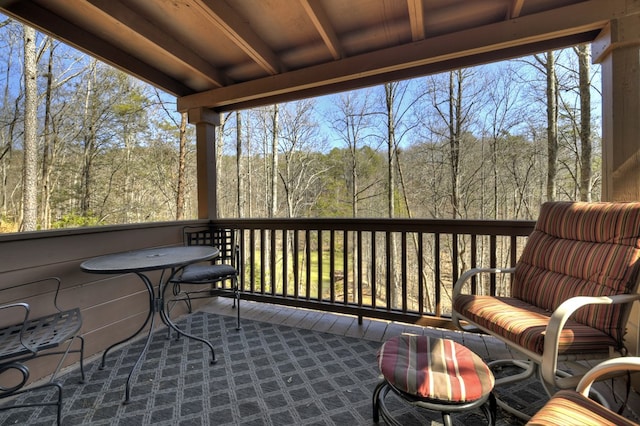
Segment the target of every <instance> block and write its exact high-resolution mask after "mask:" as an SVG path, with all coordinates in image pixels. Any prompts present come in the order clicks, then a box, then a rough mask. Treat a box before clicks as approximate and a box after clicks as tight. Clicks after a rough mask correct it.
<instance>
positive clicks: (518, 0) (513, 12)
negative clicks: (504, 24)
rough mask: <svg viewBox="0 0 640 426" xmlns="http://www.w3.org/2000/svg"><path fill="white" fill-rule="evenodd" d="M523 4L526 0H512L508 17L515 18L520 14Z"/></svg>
mask: <svg viewBox="0 0 640 426" xmlns="http://www.w3.org/2000/svg"><path fill="white" fill-rule="evenodd" d="M522 6H524V0H511V2H510V3H509V10H508V11H507V17H506V19H514V18H517V17H518V16H520V13H521V12H522Z"/></svg>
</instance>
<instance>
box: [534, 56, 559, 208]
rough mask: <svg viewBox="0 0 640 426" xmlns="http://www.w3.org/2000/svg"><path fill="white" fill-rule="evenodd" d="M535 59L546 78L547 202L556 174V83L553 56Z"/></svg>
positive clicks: (552, 193)
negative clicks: (541, 67) (542, 68)
mask: <svg viewBox="0 0 640 426" xmlns="http://www.w3.org/2000/svg"><path fill="white" fill-rule="evenodd" d="M535 59H536V60H537V61H538V62H539V63H540V65H542V66H543V67H544V72H545V77H546V92H545V93H546V106H547V200H548V201H553V200H555V198H556V192H557V182H556V176H557V174H558V166H557V163H558V81H557V78H556V63H555V62H556V61H555V54H554V52H553V51H548V52H547V53H545V54H544V56H541V55H536V56H535Z"/></svg>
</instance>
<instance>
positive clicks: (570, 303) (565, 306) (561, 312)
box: [541, 294, 640, 383]
mask: <svg viewBox="0 0 640 426" xmlns="http://www.w3.org/2000/svg"><path fill="white" fill-rule="evenodd" d="M636 300H640V294H616V295H613V296H599V297H593V296H576V297H572V298H570V299H567V300H565V301H564V302H562V303H561V304H560V306H558V307H557V308H556V310H555V311H553V314H552V315H551V318H550V320H549V324H547V328H546V331H545V339H544V349H543V352H542V363H541V364H542V365H541V373H542V377H543V378H544V380H545V381H546V382H547V383H555V377H556V371H557V368H558V346H559V342H560V333H561V332H562V329H563V328H564V325H565V324H566V323H567V321H568V320H569V317H570V316H571V315H572V314H573V313H574V312H575V311H576V310H578V309H580V308H582V307H583V306H587V305H614V304H621V303H633V302H635V301H636Z"/></svg>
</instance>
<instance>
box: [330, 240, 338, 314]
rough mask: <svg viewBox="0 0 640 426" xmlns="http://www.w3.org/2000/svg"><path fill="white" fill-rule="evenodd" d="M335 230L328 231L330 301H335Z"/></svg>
mask: <svg viewBox="0 0 640 426" xmlns="http://www.w3.org/2000/svg"><path fill="white" fill-rule="evenodd" d="M335 253H336V231H335V230H333V229H332V230H331V232H330V233H329V283H330V284H331V288H330V289H329V300H330V301H331V303H335V301H336V256H335Z"/></svg>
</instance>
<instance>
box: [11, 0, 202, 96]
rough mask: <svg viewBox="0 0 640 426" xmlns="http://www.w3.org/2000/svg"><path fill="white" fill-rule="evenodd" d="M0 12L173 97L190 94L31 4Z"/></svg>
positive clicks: (105, 42) (22, 3) (175, 82)
mask: <svg viewBox="0 0 640 426" xmlns="http://www.w3.org/2000/svg"><path fill="white" fill-rule="evenodd" d="M3 11H4V12H6V14H7V15H9V16H11V17H12V18H13V19H15V20H16V21H18V22H24V18H23V17H24V16H28V17H29V22H25V23H26V24H27V25H29V26H31V27H33V28H35V29H37V30H38V31H40V32H41V33H43V34H48V35H50V36H51V37H53V38H55V39H56V40H60V41H62V42H64V43H66V44H68V45H69V46H73V47H74V48H76V49H78V50H80V51H82V52H84V53H86V54H87V55H89V56H93V57H96V58H99V59H100V60H101V61H103V62H105V63H107V64H109V65H111V66H113V67H114V68H117V69H120V70H122V71H124V72H126V73H128V74H133V75H135V76H136V77H137V78H139V79H141V80H143V81H146V82H147V83H149V84H152V85H155V86H157V87H161V88H162V89H163V90H165V91H166V92H168V93H171V94H173V95H175V96H183V95H185V94H187V93H193V90H192V89H190V88H189V87H187V86H185V85H184V84H182V83H181V82H180V81H178V80H175V79H173V78H170V77H168V76H167V75H166V74H165V73H164V72H162V71H160V70H158V69H157V68H154V67H152V66H150V65H149V64H147V63H145V62H143V61H141V60H140V59H138V58H137V57H136V56H134V55H131V54H128V53H126V52H124V51H123V50H121V49H120V48H119V47H117V46H114V45H113V44H112V43H110V42H109V41H108V40H105V39H102V38H100V37H97V36H95V35H94V34H92V33H90V32H87V31H85V30H84V29H82V28H80V27H78V26H76V25H74V24H72V23H71V22H69V21H67V20H65V19H62V18H60V17H59V16H58V15H56V14H53V13H51V12H50V11H49V10H47V9H45V8H43V7H42V6H40V5H39V4H37V3H35V2H31V1H16V2H13V3H10V4H9V5H3ZM73 40H82V46H80V45H78V44H76V43H74V42H73Z"/></svg>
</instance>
